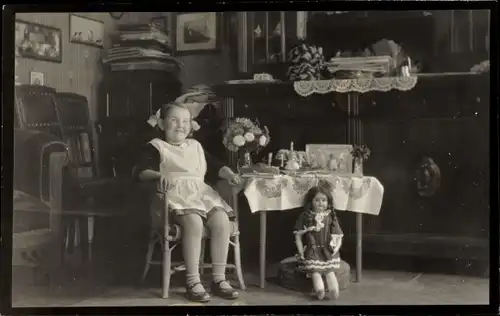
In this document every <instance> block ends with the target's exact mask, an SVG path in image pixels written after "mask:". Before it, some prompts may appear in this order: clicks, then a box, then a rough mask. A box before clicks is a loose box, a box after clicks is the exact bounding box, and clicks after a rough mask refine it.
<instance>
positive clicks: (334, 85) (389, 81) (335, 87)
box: [293, 76, 417, 97]
mask: <svg viewBox="0 0 500 316" xmlns="http://www.w3.org/2000/svg"><path fill="white" fill-rule="evenodd" d="M416 84H417V77H416V76H409V77H382V78H359V79H338V80H337V79H336V80H304V81H295V82H294V83H293V88H294V89H295V92H297V94H298V95H300V96H303V97H307V96H309V95H311V94H313V93H319V94H327V93H330V92H340V93H346V92H359V93H366V92H370V91H381V92H387V91H389V90H393V89H394V90H400V91H408V90H411V89H413V88H414V87H415V85H416Z"/></svg>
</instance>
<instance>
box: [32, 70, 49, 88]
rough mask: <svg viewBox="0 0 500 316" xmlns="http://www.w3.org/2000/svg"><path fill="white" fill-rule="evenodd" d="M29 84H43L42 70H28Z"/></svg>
mask: <svg viewBox="0 0 500 316" xmlns="http://www.w3.org/2000/svg"><path fill="white" fill-rule="evenodd" d="M30 84H31V85H35V86H44V85H45V76H44V74H43V72H38V71H31V72H30Z"/></svg>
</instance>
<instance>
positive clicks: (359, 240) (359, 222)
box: [356, 213, 363, 282]
mask: <svg viewBox="0 0 500 316" xmlns="http://www.w3.org/2000/svg"><path fill="white" fill-rule="evenodd" d="M362 254H363V214H362V213H356V282H361V269H362V259H363V257H362Z"/></svg>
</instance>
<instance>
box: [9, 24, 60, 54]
mask: <svg viewBox="0 0 500 316" xmlns="http://www.w3.org/2000/svg"><path fill="white" fill-rule="evenodd" d="M61 37H62V32H61V30H60V29H58V28H55V27H52V26H46V25H42V24H38V23H31V22H26V21H21V20H16V22H15V44H14V47H15V54H16V56H20V57H23V58H31V59H37V60H45V61H51V62H56V63H60V62H62V44H61Z"/></svg>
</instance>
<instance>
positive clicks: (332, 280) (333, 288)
mask: <svg viewBox="0 0 500 316" xmlns="http://www.w3.org/2000/svg"><path fill="white" fill-rule="evenodd" d="M325 278H326V285H327V287H328V291H330V293H331V295H332V296H333V297H332V298H334V299H336V298H338V297H339V281H338V280H337V276H336V275H335V272H329V273H327V274H326V277H325Z"/></svg>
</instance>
